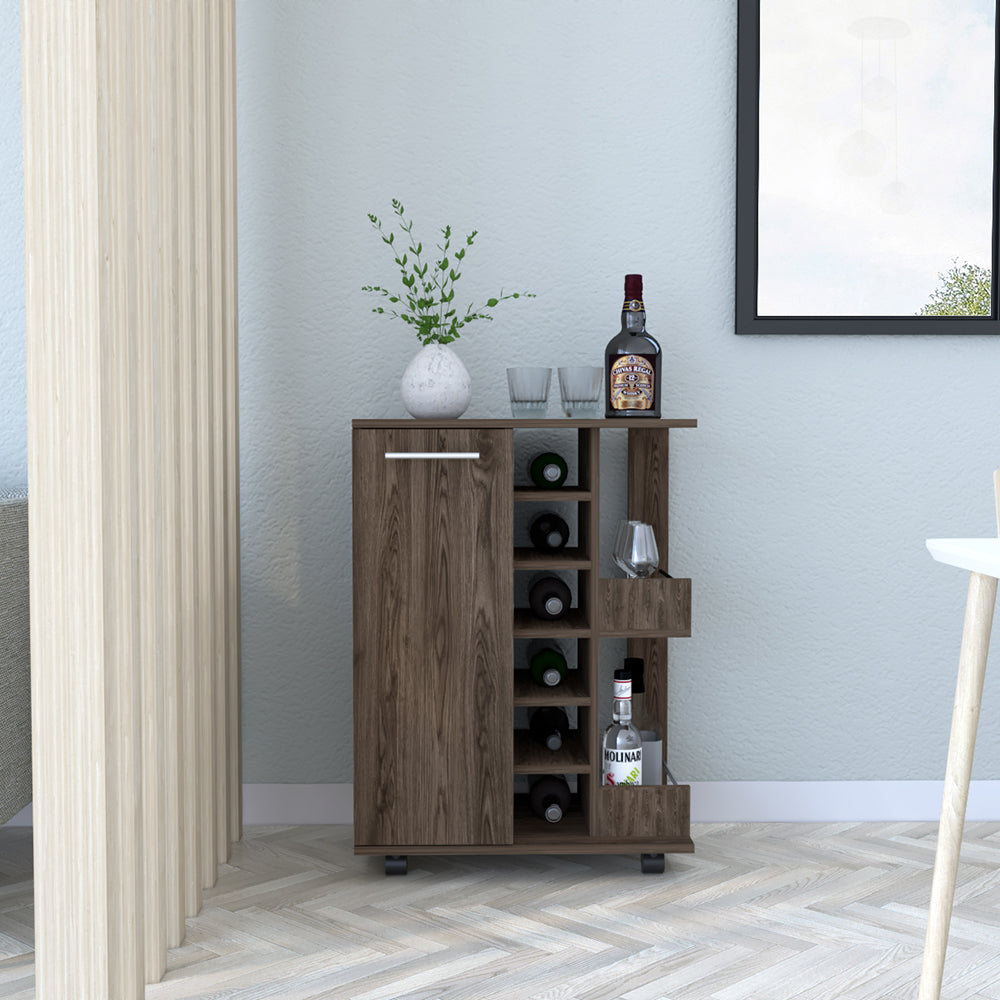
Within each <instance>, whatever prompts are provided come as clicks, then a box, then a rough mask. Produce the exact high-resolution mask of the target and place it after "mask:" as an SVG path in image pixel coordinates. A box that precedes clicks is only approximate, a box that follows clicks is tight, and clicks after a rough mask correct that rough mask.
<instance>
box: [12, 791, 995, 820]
mask: <svg viewBox="0 0 1000 1000" xmlns="http://www.w3.org/2000/svg"><path fill="white" fill-rule="evenodd" d="M943 788H944V782H943V781H694V782H692V783H691V821H692V822H693V823H864V822H894V821H901V822H902V821H916V820H937V818H938V816H939V815H940V812H941V794H942V791H943ZM353 811H354V786H353V785H350V784H339V785H334V784H329V785H244V786H243V822H244V824H245V825H246V826H272V825H279V826H292V825H298V824H306V823H351V822H352V821H353ZM965 818H966V819H967V820H969V821H972V820H992V821H997V820H1000V781H973V782H972V785H971V787H970V788H969V804H968V808H967V809H966V814H965ZM8 825H9V826H31V806H28V807H27V808H25V809H22V810H21V812H19V813H18V814H17V815H16V816H15V817H14V818H13V819H12V820H10V822H9V824H8Z"/></svg>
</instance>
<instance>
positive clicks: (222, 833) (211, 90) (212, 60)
mask: <svg viewBox="0 0 1000 1000" xmlns="http://www.w3.org/2000/svg"><path fill="white" fill-rule="evenodd" d="M207 15H208V17H207V25H206V44H205V49H206V71H207V72H206V89H207V115H208V127H207V129H206V131H207V134H208V136H209V137H210V139H211V141H210V142H209V144H208V163H207V166H208V204H209V213H208V226H207V233H208V261H209V266H208V274H207V278H208V289H209V317H208V319H209V345H210V348H211V350H210V356H211V363H210V367H209V376H210V385H209V399H210V400H211V404H212V420H211V423H210V425H209V430H210V432H211V454H212V463H211V473H212V478H211V483H210V489H211V496H212V539H211V541H212V548H211V551H210V553H209V555H210V558H211V567H212V568H211V581H212V596H211V602H210V605H209V606H210V610H211V614H212V623H213V628H212V674H213V682H212V689H213V691H212V696H213V705H212V736H213V747H212V757H213V759H214V761H215V787H214V789H213V790H212V795H213V798H214V800H215V822H214V829H215V860H216V862H218V863H219V864H221V863H222V862H224V861H225V860H226V859H227V858H228V857H229V820H228V812H229V795H228V787H227V786H228V780H229V769H228V767H227V766H226V753H227V748H228V742H229V741H228V738H227V724H228V713H227V711H226V702H227V696H228V690H227V684H226V646H227V642H226V593H225V588H226V530H225V501H226V497H225V489H226V466H225V459H226V456H225V445H226V441H225V422H226V416H225V410H224V407H225V372H224V371H223V339H224V335H225V331H224V330H223V313H222V309H223V292H222V264H223V262H222V252H221V251H222V224H223V219H222V213H223V205H222V188H223V176H222V114H223V108H222V81H221V66H220V55H221V39H220V32H221V30H222V24H221V18H220V10H219V5H218V4H217V3H211V4H208V5H207ZM213 870H214V866H213Z"/></svg>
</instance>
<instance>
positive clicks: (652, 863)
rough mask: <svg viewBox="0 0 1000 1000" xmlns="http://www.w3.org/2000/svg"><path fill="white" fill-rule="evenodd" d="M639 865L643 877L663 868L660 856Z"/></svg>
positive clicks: (648, 857) (641, 860)
mask: <svg viewBox="0 0 1000 1000" xmlns="http://www.w3.org/2000/svg"><path fill="white" fill-rule="evenodd" d="M386 863H387V864H388V862H386ZM639 864H640V865H641V866H642V874H643V875H662V874H663V869H664V867H665V863H664V860H663V855H662V854H640V855H639Z"/></svg>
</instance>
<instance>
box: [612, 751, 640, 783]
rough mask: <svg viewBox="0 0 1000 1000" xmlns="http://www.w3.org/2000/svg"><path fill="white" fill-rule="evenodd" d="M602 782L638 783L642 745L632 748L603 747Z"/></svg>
mask: <svg viewBox="0 0 1000 1000" xmlns="http://www.w3.org/2000/svg"><path fill="white" fill-rule="evenodd" d="M603 772H604V784H606V785H639V784H641V783H642V782H641V780H640V778H641V775H642V747H636V748H635V749H634V750H612V749H610V748H609V747H605V748H604V768H603Z"/></svg>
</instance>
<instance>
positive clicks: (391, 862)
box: [385, 854, 663, 875]
mask: <svg viewBox="0 0 1000 1000" xmlns="http://www.w3.org/2000/svg"><path fill="white" fill-rule="evenodd" d="M661 857H662V855H661ZM660 871H663V869H662V868H660ZM385 873H386V875H405V874H406V855H405V854H387V855H386V856H385Z"/></svg>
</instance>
